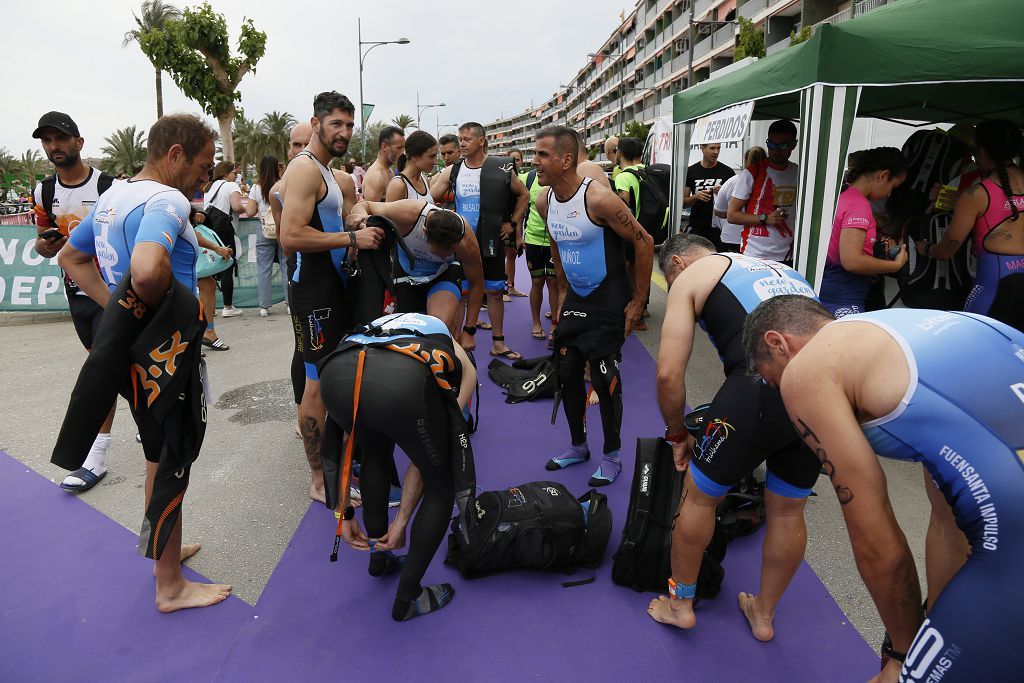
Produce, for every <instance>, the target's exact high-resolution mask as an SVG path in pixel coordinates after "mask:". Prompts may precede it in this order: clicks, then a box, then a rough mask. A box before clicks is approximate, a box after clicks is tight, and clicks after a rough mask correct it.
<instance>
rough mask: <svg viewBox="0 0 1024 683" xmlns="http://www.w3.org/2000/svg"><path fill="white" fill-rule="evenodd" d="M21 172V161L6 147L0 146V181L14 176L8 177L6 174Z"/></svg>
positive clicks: (5, 180)
mask: <svg viewBox="0 0 1024 683" xmlns="http://www.w3.org/2000/svg"><path fill="white" fill-rule="evenodd" d="M20 172H21V162H20V161H18V158H17V157H15V156H14V155H13V154H11V152H10V150H8V149H7V148H6V147H0V182H8V181H9V180H13V179H14V178H13V177H12V178H8V177H7V176H14V175H16V174H17V173H20Z"/></svg>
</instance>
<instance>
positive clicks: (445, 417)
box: [320, 313, 476, 621]
mask: <svg viewBox="0 0 1024 683" xmlns="http://www.w3.org/2000/svg"><path fill="white" fill-rule="evenodd" d="M363 351H365V364H363V363H361V361H360V356H361V354H362V353H363ZM364 369H365V371H364ZM320 377H321V382H322V391H323V400H324V403H325V404H326V405H327V408H328V410H329V411H330V414H331V416H332V417H331V418H330V419H332V420H336V421H337V422H338V424H339V425H340V427H341V428H342V429H344V430H346V431H348V432H350V433H351V432H354V434H353V438H355V439H357V440H358V441H359V444H360V446H361V448H362V450H363V464H362V470H361V476H360V484H361V486H362V494H363V505H362V510H363V523H364V524H365V525H366V534H365V535H364V534H363V533H362V531H361V530H360V529H359V525H358V523H356V521H355V519H354V514H355V512H354V510H352V509H351V508H346V510H345V511H344V515H345V519H346V521H345V522H344V523H343V528H342V537H343V538H344V539H345V542H346V543H348V544H349V545H350V546H352V547H353V548H356V549H358V550H369V551H370V566H369V573H370V575H371V576H381V575H383V574H386V573H390V572H392V571H396V570H399V569H400V570H401V577H400V578H399V581H398V589H397V591H396V594H395V602H394V605H393V606H392V608H391V616H392V618H393V619H394V620H395V621H407V620H409V619H412V618H414V617H418V616H421V615H423V614H427V613H429V612H432V611H436V610H438V609H440V608H442V607H444V606H445V605H447V604H448V603H449V602H450V601H451V599H452V597H453V596H454V594H455V591H454V589H453V588H452V587H451V585H450V584H447V583H442V584H436V585H432V586H426V587H424V586H422V585H421V584H420V581H421V580H422V579H423V574H424V572H426V570H427V567H428V566H429V565H430V561H431V559H432V558H433V557H434V553H436V552H437V548H438V546H439V545H440V543H441V540H442V539H443V538H444V534H445V531H446V530H447V528H448V522H449V519H450V518H451V514H452V503H453V502H455V501H456V496H457V495H460V496H461V498H460V500H459V505H460V509H462V508H463V507H464V504H465V497H466V488H468V489H470V490H471V488H472V487H471V486H469V487H466V488H463V486H464V481H465V478H463V477H459V476H456V474H455V470H457V469H458V468H457V467H453V462H454V463H465V462H467V461H468V462H470V463H471V462H472V451H471V449H470V446H469V434H468V429H467V427H466V423H465V420H464V419H463V417H462V415H461V412H460V411H462V410H465V408H466V405H467V403H468V401H469V399H470V397H471V396H472V394H473V390H474V388H475V387H476V370H475V368H474V367H473V363H472V362H471V361H470V359H469V356H468V355H466V352H465V351H463V350H462V347H461V346H459V345H458V344H457V343H456V342H455V341H454V340H453V339H452V336H451V333H450V331H449V330H448V327H447V325H445V324H444V323H443V322H442V321H441V320H438V319H437V318H434V317H432V316H429V315H426V314H420V313H398V314H394V315H388V316H384V317H382V318H379V319H377V320H375V321H373V323H371V324H370V325H369V326H368V327H367V328H363V329H361V330H359V329H357V330H356V331H355V332H354V333H353V334H350V335H349V336H348V337H346V339H345V341H344V342H343V343H342V346H341V347H340V348H339V350H338V352H337V353H334V354H332V355H331V356H329V357H328V358H326V359H325V360H324V361H323V362H322V363H321V365H320ZM357 385H358V386H359V391H358V398H356V387H357ZM356 400H358V424H356V425H353V424H352V415H353V401H356ZM335 416H337V417H335ZM332 432H333V429H332V430H328V435H330V434H331V433H332ZM396 444H397V445H398V446H399V447H401V449H402V451H403V452H405V453H406V455H408V456H409V460H410V462H411V463H412V466H410V472H414V471H417V470H418V473H419V476H413V477H410V476H408V475H407V476H406V479H405V486H404V487H403V490H402V504H401V505H400V506H399V510H398V516H397V517H396V518H395V521H394V522H393V523H392V524H391V525H390V526H389V525H388V504H387V497H388V486H389V483H390V481H389V480H390V470H391V462H392V460H391V455H392V452H393V451H394V448H395V445H396ZM329 452H331V453H337V452H338V449H337V448H333V447H332V448H330V449H329ZM465 471H466V469H465V468H463V472H465ZM469 471H472V468H471V467H470V468H469ZM469 478H470V479H475V476H470V477H469ZM329 492H330V493H331V494H334V490H333V489H331V488H330V487H329ZM420 496H422V499H423V500H422V503H421V504H420V506H419V510H418V512H416V522H415V523H414V524H413V527H412V536H411V539H410V541H411V542H410V545H409V553H408V554H407V555H406V556H405V557H403V558H399V557H396V556H395V555H393V554H392V551H394V550H396V549H398V548H401V547H403V546H404V545H405V529H406V525H407V524H408V521H409V517H410V515H411V514H412V511H413V509H414V508H415V507H416V503H417V501H418V499H419V498H420ZM329 497H332V498H333V497H334V496H333V495H331V496H329ZM332 502H333V501H332ZM367 536H369V537H367Z"/></svg>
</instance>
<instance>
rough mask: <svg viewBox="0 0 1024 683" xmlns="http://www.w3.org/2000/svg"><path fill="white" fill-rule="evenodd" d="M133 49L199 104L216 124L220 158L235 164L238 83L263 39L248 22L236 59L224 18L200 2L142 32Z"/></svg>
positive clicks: (252, 68)
mask: <svg viewBox="0 0 1024 683" xmlns="http://www.w3.org/2000/svg"><path fill="white" fill-rule="evenodd" d="M139 44H140V45H141V46H142V51H143V52H144V53H146V56H147V57H149V58H150V60H151V61H152V62H153V63H154V64H155V65H156V66H157V68H159V69H162V70H164V71H166V72H167V73H169V74H170V75H171V78H173V79H174V82H175V83H176V84H177V85H178V87H179V88H180V89H181V91H182V92H183V93H185V96H186V97H188V98H190V99H193V100H195V101H196V102H198V103H199V104H200V105H202V107H203V110H204V111H205V112H206V113H207V114H209V115H210V116H213V117H216V119H217V123H218V124H219V125H220V134H221V147H222V149H223V152H224V158H225V159H228V160H230V161H234V160H235V145H234V140H233V139H232V137H231V124H232V122H233V121H234V119H235V111H236V107H235V102H238V101H239V100H240V99H241V98H242V96H241V94H240V93H239V92H238V84H239V83H240V82H241V81H242V78H244V77H245V75H246V74H247V73H249V72H250V71H255V68H256V63H257V62H259V60H260V59H261V58H262V57H263V55H264V53H265V52H266V48H267V34H266V33H264V32H263V31H257V30H256V27H255V26H254V25H253V23H252V19H248V18H246V19H243V20H242V29H241V32H240V34H239V38H238V52H239V55H240V56H238V57H233V56H232V55H231V47H230V40H229V38H228V26H227V22H226V21H225V20H224V16H223V15H221V14H217V13H216V12H214V11H213V8H212V7H210V4H209V3H208V2H204V3H203V4H202V5H200V6H199V8H198V9H191V8H190V9H186V10H185V11H184V12H182V14H181V18H180V19H177V20H174V21H169V22H167V24H166V25H165V27H164V28H163V29H153V30H150V31H146V32H144V33H142V35H141V36H140V38H139Z"/></svg>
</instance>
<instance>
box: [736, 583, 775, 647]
mask: <svg viewBox="0 0 1024 683" xmlns="http://www.w3.org/2000/svg"><path fill="white" fill-rule="evenodd" d="M737 599H738V600H739V603H740V609H741V610H742V611H743V616H745V617H746V618H747V621H748V622H750V632H751V633H753V634H754V637H755V638H757V639H758V640H760V641H761V642H762V643H767V642H768V641H769V640H771V639H772V638H774V637H775V630H774V629H773V628H772V619H774V618H775V615H771V614H770V615H768V616H765V615H763V614H761V611H760V610H759V609H758V608H757V596H756V595H751V594H750V593H740V594H739V595H738V596H737Z"/></svg>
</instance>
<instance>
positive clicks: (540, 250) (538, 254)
mask: <svg viewBox="0 0 1024 683" xmlns="http://www.w3.org/2000/svg"><path fill="white" fill-rule="evenodd" d="M526 267H527V268H529V269H530V277H534V278H536V277H555V275H556V272H555V262H554V261H553V260H552V259H551V247H547V246H543V245H540V244H527V245H526Z"/></svg>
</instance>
